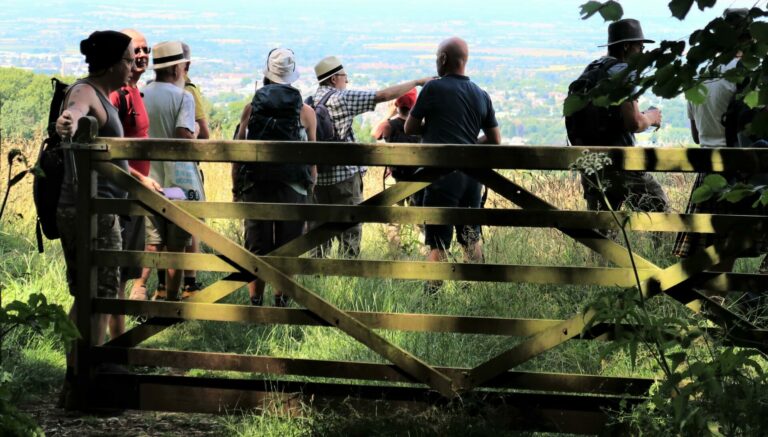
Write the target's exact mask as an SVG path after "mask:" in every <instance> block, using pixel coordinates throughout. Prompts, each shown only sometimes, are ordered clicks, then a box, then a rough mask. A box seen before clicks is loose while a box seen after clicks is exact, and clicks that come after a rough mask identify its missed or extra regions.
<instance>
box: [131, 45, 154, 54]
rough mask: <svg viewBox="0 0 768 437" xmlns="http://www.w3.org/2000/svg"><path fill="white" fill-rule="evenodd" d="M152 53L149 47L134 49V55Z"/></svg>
mask: <svg viewBox="0 0 768 437" xmlns="http://www.w3.org/2000/svg"><path fill="white" fill-rule="evenodd" d="M151 51H152V49H151V48H149V47H136V48H135V49H133V54H135V55H138V54H139V53H141V52H144V54H145V55H148V54H149V53H150V52H151Z"/></svg>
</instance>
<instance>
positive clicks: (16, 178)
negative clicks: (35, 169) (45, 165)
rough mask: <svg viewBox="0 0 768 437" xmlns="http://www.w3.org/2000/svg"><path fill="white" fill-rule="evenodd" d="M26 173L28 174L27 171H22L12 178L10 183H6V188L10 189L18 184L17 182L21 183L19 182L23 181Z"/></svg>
mask: <svg viewBox="0 0 768 437" xmlns="http://www.w3.org/2000/svg"><path fill="white" fill-rule="evenodd" d="M27 173H29V170H24V171H22V172H20V173H19V174H17V175H16V176H14V177H13V178H12V179H11V180H10V182H8V188H11V187H12V186H14V185H16V184H18V183H19V182H21V180H22V179H24V176H26V175H27Z"/></svg>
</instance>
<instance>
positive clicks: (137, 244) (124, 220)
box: [120, 216, 145, 281]
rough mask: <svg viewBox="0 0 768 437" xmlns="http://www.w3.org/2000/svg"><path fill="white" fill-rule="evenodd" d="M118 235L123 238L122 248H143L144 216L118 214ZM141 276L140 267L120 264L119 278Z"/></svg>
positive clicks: (140, 249)
mask: <svg viewBox="0 0 768 437" xmlns="http://www.w3.org/2000/svg"><path fill="white" fill-rule="evenodd" d="M120 236H121V237H122V238H123V250H134V251H143V250H144V238H145V227H144V217H141V216H130V217H126V216H120ZM140 277H141V267H139V266H120V279H121V280H122V281H128V280H130V279H136V278H140Z"/></svg>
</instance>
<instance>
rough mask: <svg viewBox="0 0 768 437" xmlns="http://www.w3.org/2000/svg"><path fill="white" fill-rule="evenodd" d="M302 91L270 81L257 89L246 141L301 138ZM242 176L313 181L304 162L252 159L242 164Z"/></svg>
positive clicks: (250, 179)
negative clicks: (255, 160)
mask: <svg viewBox="0 0 768 437" xmlns="http://www.w3.org/2000/svg"><path fill="white" fill-rule="evenodd" d="M302 106H303V102H302V101H301V93H300V92H299V90H297V89H296V88H293V87H291V86H289V85H282V84H270V85H266V86H264V87H262V88H260V89H259V90H258V91H256V94H254V96H253V100H252V101H251V116H250V118H249V119H248V135H247V136H246V138H247V139H249V140H274V141H300V140H301V128H302V127H301V108H302ZM241 168H242V169H243V170H242V171H244V172H245V179H246V180H247V181H249V182H256V181H281V182H298V183H303V184H305V185H309V184H311V183H312V176H311V174H310V171H309V165H307V164H293V163H284V164H277V163H262V162H254V163H248V164H244V165H242V166H241Z"/></svg>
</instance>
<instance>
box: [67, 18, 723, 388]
mask: <svg viewBox="0 0 768 437" xmlns="http://www.w3.org/2000/svg"><path fill="white" fill-rule="evenodd" d="M728 13H731V14H733V13H738V11H736V12H734V11H731V12H728ZM728 13H727V14H728ZM651 42H653V41H651V40H648V39H646V38H645V36H644V35H643V32H642V29H641V27H640V23H639V22H638V21H637V20H633V19H623V20H620V21H616V22H614V23H612V24H611V25H610V26H609V27H608V41H607V44H606V46H607V54H606V55H605V56H603V57H601V58H600V59H598V60H596V61H594V62H592V63H590V64H589V66H588V67H587V68H586V69H585V70H584V72H583V73H582V75H581V76H580V77H579V79H578V80H577V81H575V82H574V84H577V83H578V84H581V86H582V87H583V86H584V84H588V85H589V86H593V85H594V82H595V81H596V80H599V79H600V78H603V77H609V76H612V75H616V74H618V73H619V72H621V71H623V70H624V69H626V68H627V67H628V63H627V61H628V60H629V58H630V57H631V56H633V55H634V54H637V53H641V52H642V51H643V50H644V44H645V43H651ZM80 51H81V53H82V54H83V55H85V62H86V63H87V64H88V76H87V77H85V78H84V79H81V80H79V81H77V82H76V83H74V84H73V85H72V86H71V87H70V88H69V89H68V91H67V95H66V99H65V102H64V104H63V106H62V109H61V112H60V116H59V117H58V119H57V121H56V131H57V132H58V134H59V135H61V136H62V137H64V138H67V137H70V138H71V137H72V136H73V135H74V134H75V131H76V129H77V125H78V119H79V118H81V117H83V116H86V115H88V116H92V117H94V118H95V119H96V120H97V121H98V125H99V132H98V134H99V136H103V137H131V138H182V139H194V138H197V139H206V138H208V137H209V132H208V124H207V120H206V114H205V111H204V108H203V106H202V104H201V98H200V93H199V90H198V89H197V87H196V86H195V85H194V84H192V82H191V81H190V79H189V75H188V72H189V69H190V65H191V56H190V50H189V47H188V46H187V45H186V44H184V43H182V42H180V41H170V42H162V43H159V44H156V45H154V46H153V47H151V48H150V46H149V45H148V44H147V40H146V38H145V37H144V35H142V34H141V33H140V32H138V31H135V30H132V29H127V30H123V31H121V32H117V31H109V30H108V31H97V32H94V33H92V34H91V35H90V36H89V37H88V38H87V39H85V40H83V41H82V42H81V44H80ZM150 54H151V55H152V68H153V69H154V73H155V77H154V80H152V81H151V82H149V83H148V84H147V85H146V86H144V87H143V88H142V89H141V90H139V88H138V82H139V79H140V78H141V77H142V75H143V74H144V73H145V72H146V71H147V69H149V65H150V63H149V57H150ZM468 59H469V48H468V46H467V43H466V42H465V41H464V40H462V39H460V38H457V37H454V38H449V39H446V40H445V41H443V42H441V43H440V45H439V47H438V49H437V53H436V76H434V77H424V78H421V79H415V80H411V81H407V82H403V83H400V84H397V85H393V86H390V87H387V88H384V89H381V90H377V91H373V90H352V89H348V83H349V78H348V72H347V70H346V69H345V68H344V66H343V64H342V63H341V61H340V60H339V59H338V58H337V57H335V56H328V57H325V58H323V59H322V60H320V61H319V62H318V63H317V64H316V65H315V67H314V73H315V76H316V80H317V89H316V90H315V91H314V92H313V93H312V95H311V96H309V97H308V98H307V99H306V100H304V99H302V96H301V93H300V92H299V91H298V90H297V89H296V88H295V87H293V86H292V84H293V83H294V82H295V81H296V80H297V79H298V77H299V72H298V70H297V60H296V57H295V55H294V53H293V51H291V50H290V49H287V48H275V49H273V50H271V51H269V53H267V56H266V62H265V64H264V69H263V86H262V87H260V88H258V89H257V90H256V91H255V94H254V96H253V99H252V101H251V102H250V103H249V104H247V105H246V106H245V107H244V108H243V111H242V115H241V119H240V125H239V127H238V129H237V132H236V138H238V139H252V140H260V139H261V140H290V141H337V142H355V141H356V138H355V134H354V130H353V128H352V124H353V120H354V118H355V117H356V116H357V115H360V114H363V113H365V112H370V111H374V110H375V108H376V105H377V104H378V103H382V102H388V101H392V102H393V105H392V106H391V107H392V110H391V111H390V113H389V114H388V116H387V118H386V119H385V120H383V121H382V122H381V123H380V124H379V125H378V126H376V128H375V129H374V131H373V134H374V136H375V137H376V138H377V139H382V140H384V141H387V142H392V143H417V142H421V143H430V144H500V143H501V134H500V131H499V127H498V122H497V120H496V117H495V112H494V108H493V104H492V102H491V99H490V97H489V95H488V93H486V92H485V91H484V90H482V89H481V88H480V87H479V86H477V85H476V84H475V83H474V82H472V81H471V80H470V78H469V77H468V76H467V75H466V73H465V68H466V65H467V61H468ZM737 63H738V59H734V61H733V63H731V64H729V65H728V66H726V67H724V68H735V67H736V65H737ZM705 86H706V87H707V88H708V89H709V94H708V97H707V100H706V102H705V103H703V104H700V105H693V104H689V109H688V116H689V118H690V119H691V130H692V134H693V138H694V141H696V142H697V143H699V144H701V145H702V146H703V147H722V146H725V145H726V140H725V131H724V127H723V125H722V123H721V118H722V114H723V113H724V112H725V111H726V109H727V107H728V104H729V102H730V101H731V100H732V99H733V97H734V95H736V93H737V90H736V85H735V84H733V83H731V82H728V81H727V80H725V79H718V80H713V81H710V82H707V83H706V84H705ZM417 87H421V92H420V93H417V92H416V88H417ZM572 87H573V86H572ZM590 110H592V111H597V109H596V108H589V107H588V108H585V109H584V110H583V111H590ZM585 114H586V113H584V112H582V113H577V114H574V115H572V116H569V117H568V118H567V119H566V126H567V130H568V134H569V139H570V141H571V143H572V144H574V145H594V146H600V145H606V146H633V145H635V137H634V134H635V133H638V132H643V131H645V130H646V129H648V128H651V127H656V128H658V127H660V126H661V124H662V113H661V111H660V110H659V109H655V108H649V109H647V110H645V111H641V110H640V108H639V106H638V102H637V101H636V100H627V101H625V102H624V103H621V104H620V105H616V106H615V107H612V108H610V111H608V112H603V114H604V117H605V118H604V119H603V120H604V123H603V125H601V126H600V128H599V129H598V127H597V126H589V125H585V123H584V122H583V121H580V119H579V117H585V119H586V118H588V117H589V116H590V115H589V114H586V115H585ZM65 158H66V159H69V158H67V157H66V155H65ZM70 164H71V163H70ZM115 164H117V165H119V166H120V167H121V168H123V169H124V170H125V171H127V172H129V173H130V174H131V175H132V176H133V177H135V178H136V179H138V180H139V181H140V182H141V183H142V184H143V185H144V186H145V187H147V188H148V189H151V190H154V191H157V192H163V193H165V194H166V195H168V197H170V198H182V199H187V200H204V199H205V193H204V191H203V188H202V187H203V183H202V174H201V172H200V171H199V168H198V166H197V164H196V163H194V162H167V161H166V162H163V161H129V162H126V161H116V162H115ZM489 164H490V163H489ZM66 168H67V169H69V168H72V165H67V166H66ZM366 171H367V168H366V167H364V166H356V165H332V166H325V165H311V164H309V163H307V164H275V163H263V162H253V163H239V164H233V166H232V175H231V176H232V183H233V195H234V198H235V200H237V201H244V202H269V203H308V202H309V203H317V204H336V205H356V204H359V203H361V202H362V201H363V176H364V174H365V173H366ZM417 171H418V169H413V168H408V167H395V168H393V169H392V175H393V176H394V177H395V178H396V179H400V180H402V179H407V178H409V177H411V176H412V175H413V173H414V172H417ZM603 177H604V178H605V181H603V185H606V186H607V187H608V188H607V191H606V192H605V193H603V192H600V191H599V190H597V189H596V184H595V181H594V180H592V179H591V178H590V177H588V176H582V184H583V188H584V197H585V199H586V201H587V206H588V208H589V209H590V210H603V209H605V208H606V205H605V204H604V200H605V199H607V201H608V202H610V204H611V206H612V207H613V208H615V209H618V208H620V207H621V205H622V204H627V203H631V204H632V206H633V207H635V208H637V209H640V210H643V211H656V212H664V211H668V210H669V202H668V200H667V197H666V194H665V193H664V190H663V189H662V187H661V186H660V185H659V183H658V182H657V181H656V180H655V179H654V178H653V176H651V175H650V174H648V173H644V172H619V171H613V172H606V173H605V174H604V175H603ZM700 178H701V177H700ZM606 181H607V183H606ZM700 183H701V181H700V180H698V179H697V184H700ZM97 187H98V195H99V196H100V197H104V198H121V197H125V196H126V193H124V192H123V191H122V190H121V189H120V188H118V187H117V186H115V185H114V184H112V183H111V182H109V181H108V180H106V179H103V178H101V177H100V178H99V179H98V180H97ZM171 187H176V188H181V190H180V192H181V193H182V195H181V196H180V197H172V195H171V191H173V190H171V189H169V188H171ZM482 188H483V187H482V185H481V184H480V183H479V182H478V181H476V180H474V179H473V178H471V177H469V176H467V175H466V174H464V173H463V172H461V171H458V170H457V171H452V172H449V173H448V174H446V175H445V176H443V177H441V178H439V179H438V180H436V181H435V182H434V183H432V184H431V185H430V186H428V187H427V188H425V189H424V190H423V191H422V192H421V193H418V195H416V196H414V197H413V198H412V199H411V200H410V202H411V203H412V204H416V205H420V206H432V207H468V208H480V207H482V197H483V196H482ZM76 191H77V186H76V183H75V180H74V179H73V175H72V174H71V171H68V173H67V174H65V183H64V184H63V186H62V193H61V198H60V201H59V208H58V212H57V222H58V225H59V229H60V231H61V234H62V246H63V249H64V255H65V259H66V265H67V279H68V284H69V287H70V291H71V293H72V294H73V295H74V294H75V290H76V287H75V279H76V277H77V274H76V271H75V269H76V263H75V260H76V247H77V245H76V243H75V241H76V233H77V226H75V220H76V216H77V214H76V210H75V204H76V202H75V200H76ZM603 194H605V196H603ZM689 209H696V210H698V211H702V207H701V206H700V205H699V206H696V205H693V204H691V205H690V206H689ZM316 225H317V224H316V223H305V222H303V221H266V220H245V226H244V241H245V247H246V248H247V249H248V250H250V251H251V252H253V253H254V254H257V255H265V254H267V253H269V252H271V251H273V250H274V249H276V248H277V247H280V246H281V245H282V244H284V243H286V242H288V241H290V240H292V239H294V238H296V237H298V236H300V235H301V234H302V233H303V232H306V230H307V229H311V228H313V227H314V226H316ZM350 226H351V227H350V228H349V229H348V230H347V231H346V232H344V233H343V234H341V235H340V236H339V237H337V238H338V244H339V251H340V253H341V255H342V256H345V257H357V256H358V255H359V253H360V241H361V235H362V226H361V224H357V225H355V226H352V225H350ZM454 228H455V233H456V238H457V242H458V243H459V244H460V245H461V247H462V248H463V250H464V255H465V260H466V261H468V262H483V260H484V257H483V250H482V242H481V237H482V233H481V228H480V226H470V225H457V226H450V225H426V226H425V229H424V233H425V244H426V245H427V246H428V247H429V252H428V254H427V258H428V260H430V261H443V260H445V259H446V254H447V250H448V249H449V248H450V245H451V241H452V239H453V234H454ZM694 237H695V238H694ZM678 240H679V241H678V243H679V244H677V245H676V251H677V253H678V255H680V256H687V255H688V254H689V253H691V251H693V250H697V248H698V247H700V246H702V245H706V244H710V243H711V240H708V241H703V240H707V239H705V238H699V236H698V235H695V234H687V235H681V236H680V237H679V238H678ZM694 240H695V241H694ZM96 246H97V248H98V249H111V250H120V249H123V250H147V251H161V250H162V251H170V252H185V251H186V252H195V251H197V250H198V247H197V246H198V243H197V242H196V241H195V239H194V238H193V236H191V235H189V234H188V233H187V232H185V231H184V230H182V229H181V228H179V227H178V226H176V225H174V224H173V223H170V222H168V221H166V220H165V219H163V218H162V217H155V216H150V217H147V218H146V220H144V219H143V218H140V217H129V218H122V217H118V216H117V215H112V214H103V215H100V216H99V217H98V220H97V240H96ZM330 247H331V241H328V242H326V243H324V244H322V245H321V246H320V247H318V248H317V249H316V250H315V254H316V256H327V255H328V252H329V249H330ZM150 273H151V272H150V269H148V268H144V269H140V268H123V269H118V268H114V267H100V268H99V269H98V273H97V276H98V278H97V284H98V287H97V295H98V296H99V297H116V296H120V297H124V296H125V294H127V293H126V291H125V287H126V282H127V281H128V280H133V285H132V287H131V291H130V293H129V297H130V298H131V299H138V300H146V299H148V298H149V297H150V296H149V295H148V292H147V281H148V279H149V277H150ZM159 282H160V283H159V285H158V288H157V290H155V291H154V293H153V296H151V297H152V299H154V300H171V301H172V300H180V299H182V298H185V297H189V296H192V295H194V293H195V292H197V291H198V290H199V288H200V284H198V283H197V281H196V278H195V272H194V271H184V272H183V273H182V272H180V271H178V270H176V269H168V270H167V271H165V272H164V274H160V275H159ZM440 286H441V283H440V282H439V281H431V282H428V283H427V284H425V290H426V291H428V292H430V293H431V292H435V291H437V290H439V289H440ZM264 290H265V284H264V282H263V281H261V280H256V281H254V282H253V283H251V284H249V296H250V302H251V303H252V304H253V305H262V304H264ZM288 304H289V300H288V298H287V297H286V296H284V295H283V294H282V293H281V291H280V290H275V291H274V305H275V306H286V305H288ZM94 329H96V331H97V333H98V334H99V342H103V341H104V339H105V334H106V332H107V329H109V333H110V336H111V337H113V338H114V337H116V336H119V335H121V334H122V332H123V331H124V320H123V319H122V318H121V317H120V316H110V315H104V316H102V317H101V318H100V319H99V322H98V325H97V326H95V327H94ZM68 364H70V365H71V363H68ZM71 369H72V368H71V367H68V373H67V375H68V379H69V378H70V377H71V376H72V375H71Z"/></svg>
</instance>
